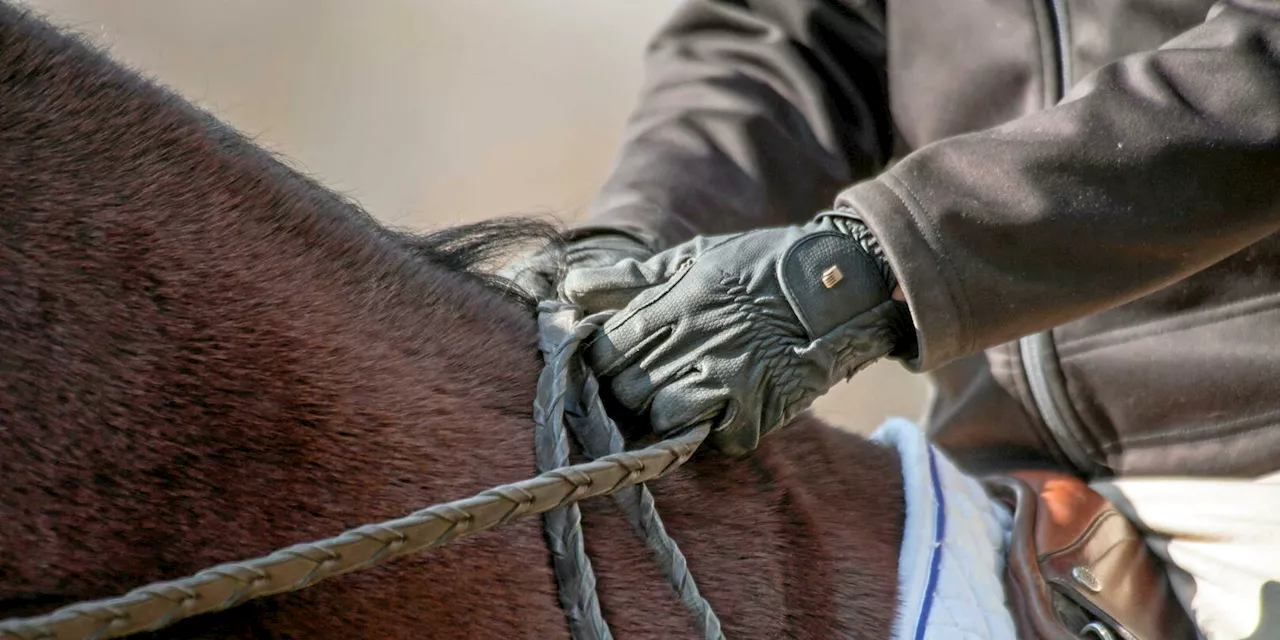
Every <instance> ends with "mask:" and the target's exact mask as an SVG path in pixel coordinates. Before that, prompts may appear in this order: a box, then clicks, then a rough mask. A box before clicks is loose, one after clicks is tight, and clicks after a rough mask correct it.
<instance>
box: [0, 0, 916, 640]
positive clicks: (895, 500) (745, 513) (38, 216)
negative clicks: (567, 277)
mask: <svg viewBox="0 0 1280 640" xmlns="http://www.w3.org/2000/svg"><path fill="white" fill-rule="evenodd" d="M539 233H542V231H540V230H539V228H538V227H537V226H536V225H534V224H533V223H520V224H513V223H506V224H496V223H495V224H489V225H481V226H479V227H473V228H469V229H458V230H448V231H445V232H441V233H437V234H434V235H430V236H426V237H409V236H405V235H402V234H397V233H393V232H391V231H389V230H387V229H385V228H383V227H381V226H379V225H378V224H376V223H375V222H374V221H373V220H372V219H371V218H370V217H369V216H367V215H366V214H364V213H363V212H361V211H360V209H359V208H358V207H356V206H355V205H353V204H352V203H350V202H346V201H344V200H342V199H340V198H339V197H337V196H335V195H334V194H333V193H331V192H329V191H326V190H325V189H323V188H321V187H320V186H318V185H317V184H315V183H314V182H311V181H309V180H308V179H307V178H305V177H303V176H301V175H299V174H297V173H296V172H294V171H292V170H290V169H288V168H286V167H285V166H284V165H282V164H281V163H280V162H278V161H277V160H275V159H273V158H272V157H271V156H270V155H268V154H267V153H265V152H263V151H262V150H260V149H258V148H256V147H254V146H253V145H252V144H251V143H250V142H248V141H246V140H245V139H243V138H242V137H240V136H239V135H237V134H236V133H235V132H234V131H232V130H230V129H229V128H227V127H226V126H224V125H222V124H220V123H219V122H217V121H216V120H215V119H214V118H212V117H211V116H209V115H208V114H205V113H203V112H201V111H199V110H197V109H195V108H193V107H192V106H191V105H189V104H187V103H186V102H184V101H183V100H182V99H180V98H178V97H177V96H175V95H172V94H170V93H167V92H165V91H164V90H163V89H160V88H158V87H156V86H154V85H152V84H148V83H147V82H145V81H144V80H142V79H140V78H139V77H138V76H137V75H135V74H133V73H131V72H130V71H128V70H125V69H122V68H121V67H120V66H118V65H116V64H114V63H112V62H110V61H108V59H107V58H106V57H105V56H104V55H102V54H101V53H100V52H98V51H95V50H94V49H93V48H91V47H89V46H87V45H85V44H84V43H82V42H79V41H77V40H75V39H73V38H70V37H68V36H65V35H63V34H60V33H59V32H57V31H56V30H54V29H53V28H51V27H49V26H48V25H46V24H44V23H42V22H40V21H38V20H36V19H34V18H32V17H30V16H28V15H25V14H24V13H22V12H21V11H19V10H17V9H14V8H10V7H7V6H3V5H0V618H8V617H12V616H20V615H34V614H39V613H43V612H46V611H48V610H51V609H53V608H56V607H58V606H60V605H64V604H68V603H71V602H75V601H80V600H85V599H90V598H99V597H105V596H112V595H117V594H119V593H122V592H124V591H127V590H129V589H131V588H133V587H136V586H139V585H142V584H145V583H148V582H152V581H156V580H161V579H169V578H177V577H181V576H184V575H187V574H190V573H193V572H195V571H197V570H199V569H201V568H204V567H206V566H209V565H213V564H217V563H220V562H225V561H230V560H238V559H242V558H247V557H253V556H257V555H261V554H264V553H267V552H269V551H271V550H273V549H276V548H278V547H282V546H286V545H289V544H292V543H296V542H302V541H308V540H314V539H318V538H323V537H328V536H331V535H335V534H337V533H339V532H341V531H343V530H345V529H347V528H350V527H353V526H356V525H359V524H362V523H366V522H373V521H379V520H383V519H387V518H392V517H397V516H401V515H404V514H407V513H409V512H411V511H413V510H415V509H419V508H421V507H423V506H426V505H429V504H433V503H437V502H441V501H444V500H450V499H455V498H460V497H464V496H466V495H469V494H471V493H474V492H477V491H480V490H482V489H485V488H487V487H490V486H493V485H496V484H500V483H506V482H512V481H516V480H520V479H523V478H526V477H530V476H532V475H534V473H535V469H534V457H533V442H532V411H531V407H532V402H533V392H534V387H535V378H536V376H537V373H538V371H539V368H540V366H541V362H540V358H539V357H538V353H537V349H536V336H535V328H536V327H535V321H534V315H533V313H532V309H531V307H530V306H529V303H528V301H524V300H521V299H518V298H517V297H514V296H513V295H511V294H509V293H505V292H504V290H503V288H502V287H501V286H498V285H497V284H496V283H495V282H493V280H492V279H487V278H485V277H483V276H479V275H476V273H477V271H478V269H479V267H478V265H479V264H480V263H481V262H482V259H484V258H487V257H491V256H492V255H494V254H495V252H500V251H503V250H506V249H508V248H509V247H510V246H511V245H512V244H513V243H516V242H520V241H522V240H525V239H527V237H528V236H530V235H537V234H539ZM900 478H901V476H900V472H899V469H898V462H897V457H896V455H895V454H894V453H892V452H891V451H889V450H887V449H883V448H880V447H878V446H875V445H872V444H869V443H868V442H866V441H865V440H863V439H861V438H858V437H856V436H854V435H851V434H848V433H843V432H840V431H837V430H835V429H831V428H828V427H826V426H824V425H821V424H818V423H817V422H816V421H814V420H812V419H809V418H805V419H802V420H799V421H798V422H797V423H796V424H794V425H792V426H791V427H790V428H789V429H787V430H785V431H784V432H782V433H780V434H779V435H777V436H776V437H772V438H770V439H769V440H768V441H767V442H766V443H765V445H764V447H763V448H762V449H761V450H760V451H759V452H758V453H756V454H755V455H754V456H752V457H751V458H749V459H746V460H729V459H723V458H720V457H718V456H716V455H714V454H710V453H700V454H698V455H697V456H696V457H695V459H694V460H693V461H691V462H690V463H689V464H687V465H686V466H684V467H682V468H681V469H679V470H678V471H676V472H675V473H674V474H673V475H671V476H669V477H667V478H665V479H663V480H660V481H658V482H656V483H653V484H652V485H651V486H652V489H653V490H654V493H655V496H656V499H657V501H658V506H659V509H660V510H661V512H662V516H663V518H664V520H665V521H666V524H667V528H668V531H669V532H670V533H671V535H672V536H673V537H674V538H675V539H676V540H677V541H678V542H679V543H680V545H681V546H682V548H683V549H684V551H685V553H686V554H687V556H688V558H689V564H690V567H691V570H692V572H693V574H694V575H695V576H696V578H697V579H698V581H699V585H700V587H701V589H702V592H703V593H704V594H705V595H706V596H707V598H708V599H709V600H710V601H711V603H712V604H713V606H714V607H715V608H716V611H717V613H718V614H719V615H720V617H721V619H722V621H723V622H724V625H725V631H726V633H727V635H728V636H729V637H731V638H748V637H754V638H779V637H799V638H830V637H837V636H839V637H855V638H876V639H883V638H888V637H889V635H890V629H891V625H892V622H893V620H894V617H895V615H896V612H895V609H896V604H897V598H896V582H897V578H896V569H897V554H898V547H899V543H900V540H901V536H902V519H903V504H902V500H903V498H902V488H901V479H900ZM583 510H584V519H585V537H586V544H587V551H588V553H589V554H590V556H591V558H592V561H593V563H594V565H595V567H596V571H597V574H598V578H599V589H600V593H601V599H602V604H603V609H604V613H605V616H606V618H607V619H608V620H609V622H610V623H611V625H612V626H613V628H614V631H615V633H617V634H618V636H619V637H623V638H637V637H638V638H675V637H688V636H691V635H692V633H693V628H692V625H691V623H690V620H689V618H688V616H687V614H686V613H685V611H684V609H683V608H682V607H681V606H680V604H679V602H678V601H677V599H676V597H675V595H674V594H673V593H672V591H671V589H670V588H669V587H668V586H667V585H666V583H665V582H664V581H663V579H662V578H661V577H660V575H659V573H658V571H657V569H656V568H655V566H654V564H653V562H652V561H651V559H650V557H649V554H648V551H647V549H646V548H645V547H644V546H643V545H642V544H641V543H640V542H639V541H638V540H637V539H636V538H635V537H634V536H633V535H632V533H631V531H630V529H629V527H628V525H627V524H626V523H625V522H624V521H623V520H622V518H621V517H620V516H619V515H618V514H617V513H616V512H615V510H614V507H613V505H612V503H611V502H609V501H608V500H592V501H588V502H587V503H585V504H583ZM566 633H567V631H566V625H565V620H564V615H563V613H562V611H561V610H560V607H559V604H558V601H557V598H556V595H555V586H554V582H553V579H552V576H551V569H550V566H549V560H548V554H547V551H546V548H545V546H544V542H543V536H542V533H541V530H540V523H539V520H538V518H526V519H523V520H518V521H516V522H514V523H512V524H510V525H507V526H504V527H501V528H499V529H497V530H495V531H492V532H487V533H481V534H477V535H475V536H473V537H470V538H466V539H464V540H461V541H458V542H455V543H452V544H450V545H448V546H446V547H444V548H442V549H439V550H436V551H432V552H428V553H424V554H421V555H417V556H411V557H407V558H402V559H399V560H396V561H393V562H391V563H389V564H387V565H384V566H382V567H379V568H375V569H371V570H368V571H364V572H360V573H356V574H351V575H347V576H344V577H340V578H336V579H333V580H331V581H328V582H325V583H323V584H320V585H318V586H316V587H313V588H311V589H307V590H304V591H301V592H297V593H293V594H288V595H283V596H277V597H272V598H266V599H262V600H257V601H254V602H252V603H249V604H247V605H244V606H241V607H239V608H236V609H233V610H231V611H229V612H225V613H221V614H216V615H211V616H205V617H198V618H194V619H191V620H187V621H185V622H183V623H181V624H179V625H177V626H175V627H172V628H171V629H169V630H167V631H166V632H164V635H165V637H174V638H178V637H182V638H195V637H202V638H203V637H246V638H248V637H261V638H267V637H272V638H353V637H361V638H425V637H440V638H445V637H460V638H461V637H465V638H554V637H564V636H565V635H566Z"/></svg>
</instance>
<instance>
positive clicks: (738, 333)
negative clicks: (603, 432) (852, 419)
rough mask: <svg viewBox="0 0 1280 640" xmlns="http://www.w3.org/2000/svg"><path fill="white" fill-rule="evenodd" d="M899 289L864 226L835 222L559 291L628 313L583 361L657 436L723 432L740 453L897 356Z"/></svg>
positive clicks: (584, 273) (722, 243)
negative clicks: (694, 429) (706, 424)
mask: <svg viewBox="0 0 1280 640" xmlns="http://www.w3.org/2000/svg"><path fill="white" fill-rule="evenodd" d="M896 286H897V282H896V280H895V279H894V277H893V274H892V272H891V271H890V269H889V268H888V265H887V264H886V262H885V260H884V258H883V255H882V253H881V252H880V250H879V246H878V245H877V244H876V242H875V238H874V237H873V236H872V235H871V233H870V231H869V230H868V229H867V228H866V226H865V225H863V224H862V223H861V222H859V221H858V220H856V219H854V218H852V217H850V216H847V215H844V214H839V213H832V214H825V215H823V216H820V217H818V218H817V219H815V220H814V221H813V222H811V223H809V224H806V225H803V226H796V227H782V228H774V229H762V230H759V231H749V232H746V233H739V234H731V235H723V236H711V237H699V238H695V239H693V240H691V241H689V242H687V243H685V244H682V245H679V246H676V247H674V248H672V249H669V250H667V251H663V252H661V253H658V254H656V255H654V256H653V257H652V258H650V259H648V260H644V261H641V260H637V259H628V260H625V261H623V262H620V263H617V264H615V265H612V266H608V267H604V268H593V269H592V268H583V269H575V270H572V271H570V272H569V273H568V274H567V275H566V277H565V282H564V286H563V292H562V293H563V294H564V295H565V298H566V299H567V300H568V301H570V302H573V303H576V304H579V305H581V306H583V307H585V308H586V309H587V310H589V311H599V310H603V309H607V308H616V307H618V306H621V305H622V304H624V303H625V305H626V306H625V308H624V309H622V310H621V311H619V312H618V314H617V315H615V316H614V317H613V318H612V319H610V320H609V321H608V322H607V323H606V324H605V326H604V327H603V328H602V331H601V334H600V335H599V336H598V337H597V338H596V339H595V341H594V342H593V343H592V345H591V347H590V349H589V351H588V355H587V358H588V362H589V363H590V364H591V366H592V368H593V369H594V370H595V372H596V373H597V374H598V375H600V376H601V377H602V378H604V379H606V380H607V381H608V383H609V385H610V388H611V389H612V391H613V395H614V397H615V399H617V400H618V401H619V402H620V403H622V404H623V405H624V406H626V407H627V408H629V409H631V410H633V411H636V412H637V413H646V412H647V413H648V415H649V420H650V423H651V424H652V426H653V429H654V430H655V431H656V432H657V433H659V434H662V433H667V432H671V431H674V430H678V429H681V428H684V427H686V426H689V425H692V424H695V423H697V422H700V421H703V420H715V421H716V426H715V428H714V430H713V432H712V435H711V442H712V444H714V445H715V446H717V447H718V448H720V449H722V450H724V451H726V452H729V453H735V454H736V453H743V452H746V451H750V450H751V449H754V448H755V447H756V445H757V443H758V441H759V438H760V436H762V435H764V434H766V433H768V432H770V431H772V430H774V429H776V428H778V427H780V426H782V425H784V424H786V423H787V422H788V421H790V420H791V419H792V418H793V417H795V415H796V414H798V413H799V412H800V411H802V410H804V409H806V408H807V407H808V406H809V405H810V404H812V403H813V401H814V400H815V399H816V398H818V397H819V396H821V395H822V394H824V393H826V392H827V390H829V389H830V388H831V387H832V386H833V385H835V384H836V383H837V382H839V381H841V380H844V379H847V378H849V377H850V376H852V375H853V374H854V373H855V372H857V371H859V370H861V369H862V368H863V367H865V366H867V365H868V364H871V363H872V362H873V361H875V360H876V359H878V358H880V357H882V356H885V355H887V354H889V353H890V352H891V351H893V350H894V348H895V345H896V343H897V342H898V340H899V338H900V337H901V336H903V335H905V334H907V333H908V332H910V320H909V316H908V314H907V313H906V310H905V306H904V305H903V304H902V303H899V302H896V301H894V300H893V299H892V297H891V296H892V293H893V291H894V289H895V288H896ZM627 301H629V302H627Z"/></svg>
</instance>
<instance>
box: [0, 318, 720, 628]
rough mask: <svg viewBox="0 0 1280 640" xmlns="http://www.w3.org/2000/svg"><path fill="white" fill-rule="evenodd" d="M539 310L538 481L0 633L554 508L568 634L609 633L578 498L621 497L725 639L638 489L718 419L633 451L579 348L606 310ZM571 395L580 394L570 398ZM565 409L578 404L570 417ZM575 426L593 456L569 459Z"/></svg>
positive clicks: (87, 619) (129, 609) (684, 596)
mask: <svg viewBox="0 0 1280 640" xmlns="http://www.w3.org/2000/svg"><path fill="white" fill-rule="evenodd" d="M539 312H540V318H539V321H540V328H541V330H542V332H543V333H542V341H541V342H542V349H543V352H544V354H546V355H547V356H548V359H547V361H546V363H545V369H544V371H543V374H542V376H541V377H540V378H539V384H538V387H539V388H538V401H537V404H536V406H535V420H536V422H537V423H538V424H539V425H540V426H539V430H538V433H537V434H536V436H535V439H536V440H544V439H545V440H546V443H539V446H538V448H539V452H538V462H539V467H540V469H541V468H542V467H543V466H544V465H543V456H544V454H543V452H542V450H543V449H545V447H546V445H547V444H550V447H551V448H550V449H549V451H551V452H552V454H551V455H550V456H549V459H550V460H555V461H556V463H555V464H552V465H550V467H551V468H549V469H544V470H543V472H542V473H540V474H539V475H538V476H536V477H533V478H530V479H528V480H522V481H520V482H515V483H512V484H507V485H502V486H499V487H494V488H492V489H488V490H486V491H483V492H481V493H479V494H477V495H475V496H472V497H469V498H464V499H461V500H455V501H453V502H446V503H443V504H438V505H434V506H431V507H427V508H425V509H422V510H420V511H416V512H414V513H412V514H409V515H408V516H405V517H402V518H397V519H394V520H388V521H385V522H380V523H376V524H368V525H364V526H360V527H357V528H355V529H351V530H350V531H347V532H345V533H342V534H341V535H338V536H335V537H332V538H328V539H325V540H319V541H316V542H309V543H304V544H298V545H294V546H291V547H286V548H284V549H279V550H277V551H275V552H273V553H271V554H269V555H266V556H262V557H260V558H254V559H251V560H244V561H241V562H232V563H227V564H221V565H218V566H215V567H210V568H208V569H204V570H203V571H200V572H198V573H196V574H195V575H192V576H189V577H186V578H181V579H178V580H172V581H165V582H156V583H152V584H149V585H146V586H143V587H139V588H137V589H134V590H133V591H130V592H129V593H127V594H125V595H122V596H119V597H115V598H108V599H104V600H95V601H89V602H80V603H76V604H73V605H69V606H66V607H63V608H60V609H58V610H56V611H53V612H52V613H49V614H47V615H43V616H36V617H31V618H11V619H7V620H0V640H10V639H13V640H99V639H105V638H118V637H122V636H128V635H133V634H137V633H143V632H150V631H156V630H159V629H162V628H164V627H167V626H169V625H171V624H173V623H175V622H177V621H179V620H183V619H185V618H190V617H192V616H196V615H201V614H205V613H213V612H217V611H223V610H226V609H229V608H232V607H235V606H237V605H240V604H243V603H245V602H248V601H249V600H253V599H256V598H262V597H265V596H270V595H274V594H278V593H286V592H289V591H297V590H299V589H304V588H306V587H309V586H311V585H313V584H316V583H318V582H320V581H321V580H324V579H326V578H331V577H333V576H338V575H342V574H344V573H350V572H353V571H359V570H362V569H367V568H370V567H373V566H376V565H379V564H381V563H383V562H386V561H388V560H390V559H392V558H396V557H399V556H403V555H407V554H410V553H416V552H419V551H423V550H426V549H431V548H434V547H439V546H441V545H443V544H445V543H447V542H450V541H452V540H456V539H458V538H461V537H463V536H466V535H470V534H473V533H476V532H478V531H484V530H486V529H491V528H493V527H496V526H498V525H501V524H505V523H507V522H510V521H511V520H513V519H515V518H519V517H521V516H527V515H530V514H541V513H547V512H552V513H553V514H556V513H558V514H564V515H562V516H550V515H549V516H548V518H547V522H544V528H545V529H546V532H547V538H548V546H549V547H550V548H551V550H552V556H553V560H554V565H555V568H556V573H557V582H558V583H559V585H560V592H561V603H562V605H563V606H565V610H566V615H567V616H568V618H569V623H570V631H571V632H572V633H573V635H574V637H575V638H600V639H602V640H603V639H607V638H611V635H610V633H609V630H608V626H607V624H606V623H605V622H604V621H603V618H602V617H601V615H600V611H599V604H598V599H597V598H596V597H595V578H594V574H592V573H591V569H590V563H589V562H588V561H586V559H585V558H586V556H585V551H584V550H583V548H582V542H581V526H580V518H581V516H580V514H579V513H578V510H577V506H576V505H575V504H574V503H576V502H577V501H579V500H582V499H585V498H591V497H595V496H601V495H607V494H614V495H615V500H616V501H617V503H618V505H619V506H620V507H622V511H623V513H624V514H626V515H627V516H628V519H629V520H630V521H631V522H632V525H633V526H634V527H635V528H636V530H637V532H638V533H640V535H641V537H643V538H644V540H645V542H646V544H647V545H648V546H649V547H650V548H651V549H652V550H653V551H654V553H655V555H656V557H657V559H658V562H659V566H660V568H661V569H662V571H663V573H664V575H665V576H666V577H667V578H668V580H669V581H670V582H671V584H672V586H673V588H675V589H676V591H677V593H678V595H679V596H680V599H681V601H682V602H683V603H684V604H685V606H686V607H687V608H689V610H690V611H691V612H692V613H693V614H694V616H695V619H696V621H697V622H698V625H699V626H698V628H699V631H700V632H701V633H702V635H703V636H704V637H708V638H720V637H723V636H722V635H721V633H720V624H719V621H718V620H717V619H716V618H715V615H714V614H713V613H712V612H711V610H710V607H709V606H708V605H707V603H706V601H705V600H703V599H702V598H701V596H699V595H698V593H697V587H696V586H694V584H693V581H692V579H691V578H690V577H689V575H688V571H687V567H686V566H685V562H684V557H683V555H681V554H680V553H679V549H678V548H676V547H675V543H674V542H673V541H671V539H670V538H669V537H667V536H666V533H665V531H663V530H662V523H661V520H660V519H658V518H657V513H656V511H655V510H654V508H653V498H652V496H651V495H650V494H649V492H648V490H647V489H645V488H644V487H643V486H637V485H640V483H643V482H646V481H649V480H653V479H655V478H659V477H661V476H663V475H666V474H667V473H669V472H670V471H672V470H673V469H675V468H676V467H678V466H680V465H681V464H683V463H684V462H685V461H687V460H688V459H689V457H690V456H691V455H693V452H694V451H695V450H696V449H697V448H698V446H699V445H700V444H702V441H703V440H704V439H706V437H707V434H708V433H709V431H710V425H709V423H701V424H698V425H696V426H694V427H692V428H690V429H689V430H687V431H684V432H682V433H679V434H676V435H674V436H672V437H670V438H667V439H666V440H663V441H661V442H658V443H655V444H653V445H650V446H648V447H645V448H643V449H638V450H636V451H623V450H622V439H621V435H619V434H618V432H617V427H616V426H615V425H613V423H612V421H611V420H609V419H608V417H607V416H605V414H604V411H603V408H602V407H601V405H600V401H599V395H598V384H597V383H596V381H595V378H594V377H593V376H592V375H591V374H590V372H589V371H587V368H586V367H585V366H582V365H581V362H580V358H579V357H578V356H577V347H578V345H579V344H580V343H581V341H582V340H583V339H584V338H585V337H586V336H588V335H590V333H591V332H592V331H594V329H595V328H596V327H598V326H599V322H602V318H603V317H605V316H592V317H590V318H586V319H585V320H579V315H580V314H579V312H578V311H577V310H576V308H574V307H568V306H567V305H561V304H558V303H554V302H544V303H543V304H542V305H541V306H540V307H539ZM570 381H578V382H580V383H581V389H578V390H575V391H574V394H573V395H572V396H570V395H569V386H570V385H569V382H570ZM566 398H570V399H571V401H569V402H566ZM566 406H569V407H570V408H571V410H570V411H569V412H567V414H568V415H565V414H566V412H565V408H566ZM566 421H567V422H568V423H569V424H570V425H571V426H572V427H573V429H574V434H575V436H576V437H577V438H578V439H579V441H580V442H581V444H582V446H583V448H584V449H585V450H586V452H587V454H588V455H589V456H592V457H595V459H594V460H592V461H590V462H584V463H581V464H575V465H568V464H566V463H567V461H568V445H567V442H566V441H565V439H564V435H563V432H564V422H566ZM591 425H597V426H596V427H591ZM609 429H612V433H610V432H609ZM556 432H558V433H559V434H560V435H558V436H557V435H556ZM606 452H607V454H606V455H599V456H597V454H600V453H606ZM623 490H626V491H623ZM615 492H617V493H615ZM557 519H559V520H561V524H560V525H558V526H557V525H554V524H551V523H552V522H553V521H555V520H557ZM565 525H567V529H566V528H565ZM575 536H576V538H575ZM570 556H572V558H571V559H569V560H566V558H569V557H570ZM566 571H569V572H575V573H566Z"/></svg>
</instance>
